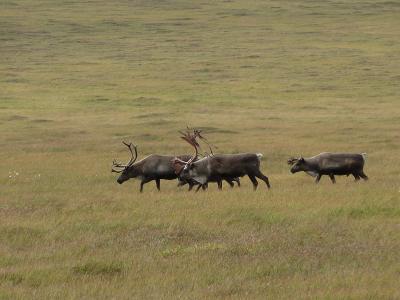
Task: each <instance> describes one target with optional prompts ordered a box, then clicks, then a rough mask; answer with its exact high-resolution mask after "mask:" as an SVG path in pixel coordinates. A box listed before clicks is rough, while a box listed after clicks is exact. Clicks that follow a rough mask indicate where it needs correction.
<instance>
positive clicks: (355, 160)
mask: <svg viewBox="0 0 400 300" xmlns="http://www.w3.org/2000/svg"><path fill="white" fill-rule="evenodd" d="M366 158H367V154H366V153H361V154H356V153H328V152H324V153H321V154H318V155H316V156H313V157H310V158H303V157H300V158H290V159H289V160H288V161H287V162H288V164H289V165H291V166H292V167H291V169H290V172H292V173H297V172H300V171H304V172H306V173H307V174H308V175H311V176H313V177H315V183H318V182H319V180H320V179H321V176H322V175H328V176H329V177H330V179H331V181H332V183H335V182H336V180H335V175H347V176H349V175H353V176H354V178H355V180H356V181H358V180H360V177H361V178H362V179H364V180H368V177H367V175H365V173H364V171H363V168H364V163H365V160H366Z"/></svg>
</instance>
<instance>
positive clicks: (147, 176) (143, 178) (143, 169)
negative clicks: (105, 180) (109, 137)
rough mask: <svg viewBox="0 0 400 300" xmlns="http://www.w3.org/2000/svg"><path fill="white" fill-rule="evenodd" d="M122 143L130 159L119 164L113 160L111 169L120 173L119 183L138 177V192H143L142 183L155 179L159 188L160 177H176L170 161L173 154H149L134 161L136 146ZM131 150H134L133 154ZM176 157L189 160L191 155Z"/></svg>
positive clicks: (169, 178) (166, 178)
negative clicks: (126, 148) (129, 154)
mask: <svg viewBox="0 0 400 300" xmlns="http://www.w3.org/2000/svg"><path fill="white" fill-rule="evenodd" d="M122 143H123V144H124V145H125V146H127V147H128V149H129V151H130V153H131V159H130V161H129V162H128V163H127V164H121V163H118V162H116V161H115V160H114V161H113V168H112V169H111V171H112V172H115V173H121V175H120V176H119V177H118V179H117V182H118V183H119V184H122V183H123V182H125V181H127V180H129V179H130V178H138V179H140V192H143V185H144V184H145V183H148V182H150V181H152V180H155V181H156V186H157V189H158V190H160V180H161V179H165V180H172V179H176V178H178V175H177V174H176V173H175V169H174V167H173V163H172V160H173V159H174V158H175V157H174V156H166V155H156V154H151V155H149V156H147V157H145V158H143V159H142V160H140V161H138V162H135V161H136V159H137V146H134V145H132V143H129V144H128V143H126V142H122ZM132 148H133V149H132ZM133 152H135V154H134V153H133ZM178 158H179V159H181V160H184V161H185V160H189V159H190V158H191V156H190V155H180V156H178ZM114 168H116V169H114Z"/></svg>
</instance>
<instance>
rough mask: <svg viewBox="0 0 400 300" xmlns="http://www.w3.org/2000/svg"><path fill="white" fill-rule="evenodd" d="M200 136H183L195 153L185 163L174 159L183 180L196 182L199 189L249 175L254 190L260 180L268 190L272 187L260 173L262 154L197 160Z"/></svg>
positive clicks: (243, 154) (210, 157)
mask: <svg viewBox="0 0 400 300" xmlns="http://www.w3.org/2000/svg"><path fill="white" fill-rule="evenodd" d="M199 134H200V132H199V131H197V132H196V131H195V132H194V134H193V135H191V134H190V133H187V134H184V135H183V136H181V138H182V139H183V140H185V141H186V142H187V143H189V144H190V145H191V146H192V147H193V148H194V151H195V153H194V154H193V155H192V157H191V158H190V159H189V160H188V161H184V160H182V159H180V158H179V157H175V158H174V167H175V170H176V173H177V174H179V177H180V178H182V179H183V180H187V181H188V180H194V181H195V182H197V183H198V184H199V187H200V186H201V187H202V186H205V185H207V184H208V183H209V182H218V183H219V184H218V187H219V188H220V182H221V181H222V180H227V179H228V180H232V179H233V178H239V177H243V176H245V175H247V176H248V177H249V178H250V180H251V182H252V183H253V188H254V190H256V189H257V186H258V181H257V179H256V178H259V179H261V180H263V181H264V182H265V184H266V185H267V187H268V189H269V188H270V187H271V186H270V183H269V180H268V177H267V176H265V175H264V174H263V173H262V172H261V171H260V162H261V158H262V156H263V155H262V154H261V153H240V154H216V155H214V154H213V153H212V151H211V154H210V155H208V156H206V157H203V158H201V159H198V160H196V157H197V156H198V148H199V146H200V145H199V144H198V142H197V140H196V137H198V136H199ZM199 137H201V136H199Z"/></svg>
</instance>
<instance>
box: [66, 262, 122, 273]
mask: <svg viewBox="0 0 400 300" xmlns="http://www.w3.org/2000/svg"><path fill="white" fill-rule="evenodd" d="M72 271H73V273H74V274H78V275H94V276H96V275H103V276H115V275H120V274H121V273H122V271H123V264H122V263H119V262H112V263H105V262H96V261H91V262H87V263H84V264H80V265H76V266H74V267H73V268H72Z"/></svg>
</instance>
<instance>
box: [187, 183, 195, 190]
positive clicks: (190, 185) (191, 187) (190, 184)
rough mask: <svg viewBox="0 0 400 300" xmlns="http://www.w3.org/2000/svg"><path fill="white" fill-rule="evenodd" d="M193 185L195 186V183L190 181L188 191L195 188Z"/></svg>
mask: <svg viewBox="0 0 400 300" xmlns="http://www.w3.org/2000/svg"><path fill="white" fill-rule="evenodd" d="M193 187H194V184H193V183H189V189H188V191H189V192H190V191H191V190H192V189H193Z"/></svg>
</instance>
